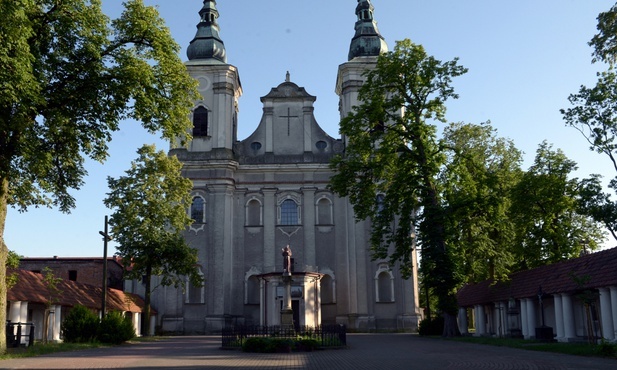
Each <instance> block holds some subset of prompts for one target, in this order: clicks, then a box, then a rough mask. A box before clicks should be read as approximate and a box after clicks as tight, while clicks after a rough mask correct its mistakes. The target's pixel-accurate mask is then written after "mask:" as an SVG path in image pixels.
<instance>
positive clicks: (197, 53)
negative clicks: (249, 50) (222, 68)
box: [186, 0, 227, 63]
mask: <svg viewBox="0 0 617 370" xmlns="http://www.w3.org/2000/svg"><path fill="white" fill-rule="evenodd" d="M199 15H200V17H201V20H200V21H199V24H198V25H197V34H196V35H195V38H193V41H191V44H190V45H189V47H188V48H187V50H186V54H187V56H188V58H189V60H208V59H212V60H218V61H220V62H223V63H227V54H226V52H225V44H224V43H223V40H221V37H220V36H219V25H218V23H217V19H218V17H219V12H218V10H216V1H215V0H204V6H203V7H202V8H201V10H200V11H199Z"/></svg>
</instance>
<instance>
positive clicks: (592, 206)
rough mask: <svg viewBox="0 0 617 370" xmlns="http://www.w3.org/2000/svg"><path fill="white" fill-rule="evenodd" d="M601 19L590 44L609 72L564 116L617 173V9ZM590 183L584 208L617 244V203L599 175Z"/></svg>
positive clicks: (616, 183) (616, 181) (614, 182)
mask: <svg viewBox="0 0 617 370" xmlns="http://www.w3.org/2000/svg"><path fill="white" fill-rule="evenodd" d="M597 19H598V25H597V28H598V33H597V34H596V35H595V36H594V37H593V38H592V39H591V41H590V42H589V45H590V46H592V47H593V48H594V51H593V59H592V62H596V61H600V62H604V63H607V64H608V65H609V68H608V70H606V71H604V72H600V73H598V74H597V77H598V81H597V83H596V85H595V86H594V87H591V88H590V87H587V86H581V87H580V89H579V91H578V93H576V94H571V95H570V96H569V97H568V101H569V102H570V104H571V105H572V107H570V108H568V109H562V110H561V113H562V115H563V117H564V120H565V121H566V124H567V125H568V126H570V127H573V128H575V129H576V130H578V131H579V132H580V133H581V134H582V135H583V137H584V138H585V140H586V141H587V143H588V145H589V149H590V150H592V151H595V152H597V153H600V154H603V155H605V156H606V157H608V159H609V161H610V164H611V165H612V168H613V170H614V171H615V172H617V115H616V112H617V109H616V107H617V74H616V73H615V72H616V71H615V62H617V37H616V36H615V35H616V34H617V33H616V32H617V5H614V6H613V7H611V9H610V10H608V11H606V12H603V13H600V14H599V15H598V18H597ZM588 180H589V182H588V183H587V184H586V185H588V188H587V189H586V194H585V197H583V201H582V206H583V207H582V208H583V210H585V211H587V212H588V215H589V216H591V217H592V218H593V219H594V220H596V221H598V222H601V223H603V224H604V226H606V228H607V229H608V230H609V231H610V233H611V234H612V236H613V238H614V239H615V240H617V221H616V220H617V203H615V201H613V200H612V199H610V195H608V194H604V193H603V191H602V188H601V186H600V185H599V175H592V177H591V178H590V179H588ZM609 188H610V189H612V190H613V191H615V190H617V177H615V176H614V177H613V178H612V179H611V180H610V183H609Z"/></svg>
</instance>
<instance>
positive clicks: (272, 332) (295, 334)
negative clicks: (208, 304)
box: [221, 325, 347, 349]
mask: <svg viewBox="0 0 617 370" xmlns="http://www.w3.org/2000/svg"><path fill="white" fill-rule="evenodd" d="M252 337H269V338H281V339H293V340H296V339H313V340H316V341H317V342H318V343H319V346H320V347H322V348H326V347H328V348H333V347H334V348H336V347H345V346H346V345H347V327H346V326H345V325H321V326H317V327H313V326H300V327H297V328H295V327H281V326H258V325H256V326H251V325H240V326H231V327H226V328H224V329H223V330H222V334H221V346H222V348H225V349H234V348H242V345H243V344H244V342H245V341H246V340H247V339H248V338H252Z"/></svg>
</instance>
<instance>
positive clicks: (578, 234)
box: [512, 142, 603, 269]
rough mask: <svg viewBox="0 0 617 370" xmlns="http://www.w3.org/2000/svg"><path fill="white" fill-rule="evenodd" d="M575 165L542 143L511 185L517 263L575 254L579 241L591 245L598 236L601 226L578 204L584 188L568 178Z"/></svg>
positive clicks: (536, 262) (524, 265)
mask: <svg viewBox="0 0 617 370" xmlns="http://www.w3.org/2000/svg"><path fill="white" fill-rule="evenodd" d="M576 169H577V167H576V163H575V162H573V161H571V160H569V159H568V158H567V157H566V156H565V155H564V154H563V152H562V151H561V150H553V149H552V146H551V145H549V144H547V143H546V142H544V143H542V144H541V145H540V146H539V147H538V151H537V153H536V158H535V161H534V164H533V165H532V166H531V167H530V168H529V170H528V171H527V172H525V173H524V174H523V177H522V179H521V181H520V182H519V183H518V185H517V186H516V187H515V188H514V189H513V196H512V199H513V203H512V209H513V214H512V218H513V219H514V221H515V222H516V226H517V227H516V230H517V238H516V243H515V248H516V253H517V254H518V256H519V268H523V269H526V268H534V267H537V266H541V265H545V264H549V263H554V262H558V261H562V260H565V259H569V258H573V257H578V256H579V255H580V252H581V250H582V248H583V246H585V245H586V247H588V248H591V249H593V248H594V247H595V246H596V245H597V244H595V243H596V242H598V241H602V240H603V232H602V229H601V227H600V225H599V224H598V223H597V222H595V221H594V220H593V219H592V218H591V217H589V216H587V215H585V214H584V213H582V212H583V211H581V208H580V207H579V204H580V195H579V194H580V192H581V189H583V188H582V187H581V182H579V180H578V179H576V178H570V174H571V173H572V172H573V171H575V170H576ZM590 241H593V242H590Z"/></svg>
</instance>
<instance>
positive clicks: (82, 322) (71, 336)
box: [61, 305, 99, 343]
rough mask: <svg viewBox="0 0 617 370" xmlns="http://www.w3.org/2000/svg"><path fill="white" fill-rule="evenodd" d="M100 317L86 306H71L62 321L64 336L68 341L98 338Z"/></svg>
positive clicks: (89, 340)
mask: <svg viewBox="0 0 617 370" xmlns="http://www.w3.org/2000/svg"><path fill="white" fill-rule="evenodd" d="M98 329H99V318H98V316H96V314H95V313H94V312H92V311H91V310H90V309H88V308H86V307H84V306H79V305H77V306H75V307H73V308H71V310H70V311H69V313H68V314H67V315H66V318H65V319H64V321H63V322H62V326H61V330H62V337H63V339H64V341H65V342H68V343H88V342H93V341H95V340H96V335H97V332H98Z"/></svg>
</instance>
